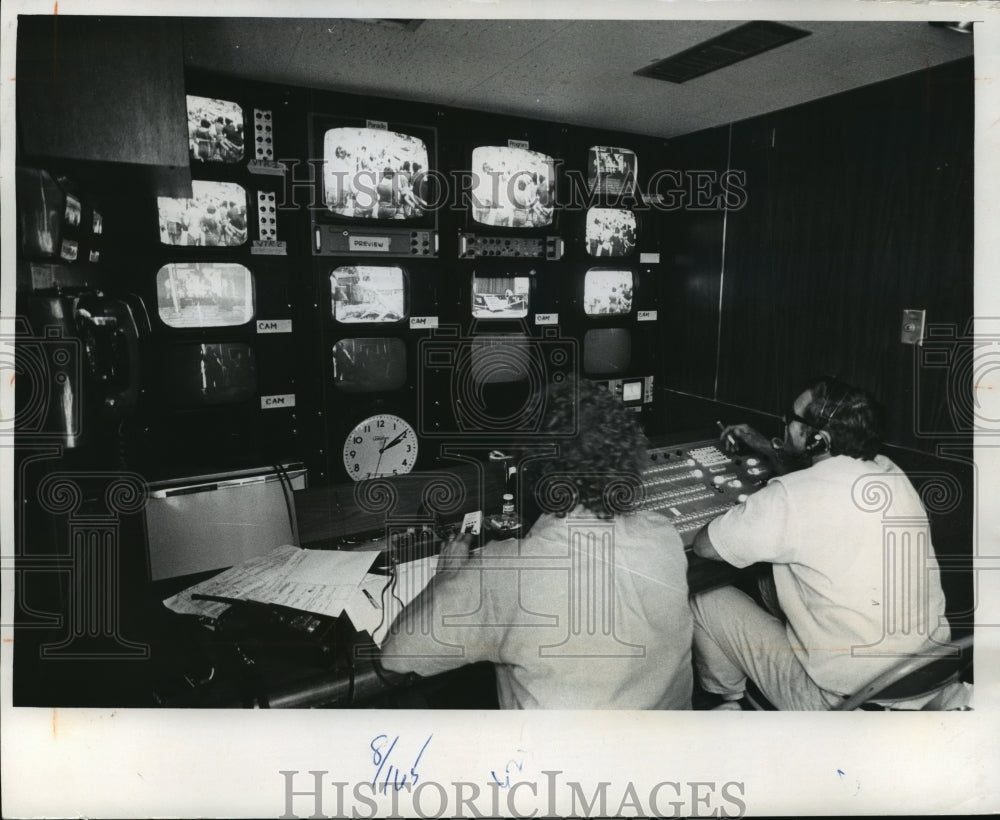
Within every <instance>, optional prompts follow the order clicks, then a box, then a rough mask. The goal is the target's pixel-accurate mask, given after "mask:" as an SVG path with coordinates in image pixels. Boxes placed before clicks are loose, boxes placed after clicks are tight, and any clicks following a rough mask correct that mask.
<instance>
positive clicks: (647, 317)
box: [636, 310, 656, 322]
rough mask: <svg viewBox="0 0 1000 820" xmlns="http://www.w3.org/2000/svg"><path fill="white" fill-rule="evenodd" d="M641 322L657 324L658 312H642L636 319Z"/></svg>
mask: <svg viewBox="0 0 1000 820" xmlns="http://www.w3.org/2000/svg"><path fill="white" fill-rule="evenodd" d="M636 318H637V319H638V320H639V321H640V322H655V321H656V311H655V310H640V311H639V314H638V316H637V317H636Z"/></svg>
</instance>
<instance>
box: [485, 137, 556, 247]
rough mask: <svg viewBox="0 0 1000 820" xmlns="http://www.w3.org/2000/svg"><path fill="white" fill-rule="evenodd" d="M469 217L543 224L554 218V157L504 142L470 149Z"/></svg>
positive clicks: (500, 223)
mask: <svg viewBox="0 0 1000 820" xmlns="http://www.w3.org/2000/svg"><path fill="white" fill-rule="evenodd" d="M471 170H472V173H473V175H474V176H473V177H472V183H473V185H472V189H471V191H470V202H471V206H472V219H473V221H474V222H476V223H478V224H480V225H490V226H496V227H504V228H519V229H523V228H543V227H546V226H549V225H551V224H552V222H553V214H554V211H555V201H556V166H555V160H553V159H552V157H550V156H549V155H547V154H543V153H541V152H540V151H532V150H530V149H528V148H518V147H510V146H503V145H480V146H478V147H476V148H474V149H473V150H472V169H471Z"/></svg>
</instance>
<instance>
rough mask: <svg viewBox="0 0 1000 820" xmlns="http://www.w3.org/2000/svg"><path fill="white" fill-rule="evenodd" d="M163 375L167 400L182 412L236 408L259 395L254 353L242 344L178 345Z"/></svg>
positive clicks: (168, 355) (206, 343) (205, 343)
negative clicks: (196, 409)
mask: <svg viewBox="0 0 1000 820" xmlns="http://www.w3.org/2000/svg"><path fill="white" fill-rule="evenodd" d="M163 374H164V375H163V379H164V388H165V390H166V395H167V396H168V400H169V401H170V403H171V404H173V405H174V406H175V407H178V408H182V409H194V408H199V407H205V406H211V405H221V404H234V403H237V402H242V401H246V400H247V399H249V398H251V397H252V396H253V395H254V394H255V393H256V392H257V366H256V362H255V360H254V353H253V349H252V348H251V347H250V345H248V344H245V343H243V342H202V343H195V344H184V345H177V346H176V347H175V348H173V349H171V350H169V351H168V352H167V361H166V362H165V366H164V370H163Z"/></svg>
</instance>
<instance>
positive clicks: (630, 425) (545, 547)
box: [382, 382, 693, 709]
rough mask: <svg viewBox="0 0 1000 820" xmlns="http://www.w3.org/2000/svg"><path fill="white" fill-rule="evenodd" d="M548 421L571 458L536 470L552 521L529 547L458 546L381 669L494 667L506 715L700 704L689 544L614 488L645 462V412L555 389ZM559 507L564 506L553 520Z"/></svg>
mask: <svg viewBox="0 0 1000 820" xmlns="http://www.w3.org/2000/svg"><path fill="white" fill-rule="evenodd" d="M544 412H545V416H544V421H543V423H544V425H545V429H546V430H547V431H550V432H551V433H552V435H553V439H552V440H553V441H555V442H558V444H557V446H558V452H557V454H556V455H553V456H550V457H548V458H547V459H545V460H543V461H542V462H541V463H540V464H539V466H538V467H537V468H536V469H535V470H533V471H532V472H533V475H534V478H535V480H534V501H535V502H536V503H537V504H538V506H539V507H540V508H541V509H542V510H543V512H542V514H541V515H540V517H539V518H538V519H537V520H536V521H535V523H534V525H533V526H532V528H531V530H530V532H529V534H528V535H527V536H525V537H524V538H523V539H520V540H518V539H509V540H505V541H494V542H492V543H489V544H487V545H485V546H484V547H483V548H482V550H481V551H480V552H478V553H476V554H474V555H470V553H469V544H470V542H471V540H472V538H473V536H470V535H466V534H462V535H460V536H458V537H456V538H455V539H454V540H452V541H450V542H449V543H448V544H446V545H445V547H444V548H443V549H442V551H441V555H440V557H439V559H438V567H437V572H436V574H435V576H434V577H433V578H432V580H431V582H430V583H429V584H428V585H427V587H425V588H424V590H423V591H422V592H421V593H420V594H419V595H418V596H417V597H416V598H415V599H414V600H413V602H412V603H411V604H410V605H409V606H407V607H406V608H405V609H404V610H403V611H402V612H401V613H400V615H399V617H398V618H397V619H396V621H395V622H394V623H393V625H392V628H391V630H390V633H389V637H388V638H387V640H386V641H385V642H384V644H383V645H382V663H383V665H384V666H385V667H387V668H388V669H390V670H393V671H396V672H409V671H413V672H417V673H419V674H421V675H431V674H436V673H439V672H444V671H446V670H449V669H453V668H456V667H458V666H462V665H464V664H468V663H474V662H477V661H482V660H488V661H492V662H493V663H494V664H495V665H496V678H497V690H498V696H499V702H500V706H501V708H505V709H517V708H522V709H527V708H547V709H600V708H607V709H611V708H617V709H690V708H691V692H692V687H693V673H692V668H691V613H690V609H689V607H688V601H687V597H688V589H687V561H686V558H685V556H684V548H683V545H682V543H681V539H680V536H679V535H678V534H677V532H676V530H674V528H673V527H672V526H671V525H670V524H669V523H668V522H667V521H666V519H664V518H663V517H661V516H659V515H657V514H656V513H652V512H646V511H638V512H632V511H622V510H619V509H616V507H617V506H619V505H616V504H615V503H614V493H613V492H609V489H610V488H613V486H614V485H613V484H611V483H610V482H612V481H615V480H618V481H621V480H622V478H623V477H625V478H626V479H627V478H629V477H632V478H633V479H634V480H638V474H639V471H640V469H641V467H642V463H643V462H644V460H645V457H646V456H645V450H646V441H645V437H644V436H643V434H642V432H641V430H640V428H639V426H638V424H637V422H636V420H635V416H634V415H632V414H631V413H628V412H627V411H626V410H625V408H624V406H623V405H622V403H621V402H620V401H619V400H618V399H616V398H615V397H614V396H612V395H611V393H610V392H608V391H607V390H605V389H602V388H599V387H597V386H596V385H593V384H591V383H590V382H580V383H578V384H569V383H564V384H562V385H558V386H556V387H554V388H552V389H551V390H550V392H549V395H548V398H547V401H546V404H545V411H544ZM567 429H573V430H575V431H576V433H575V435H573V436H572V437H569V438H562V437H559V432H560V431H564V430H567ZM531 463H534V462H531ZM555 500H559V501H560V502H561V506H560V509H561V510H563V511H562V512H551V511H548V512H546V511H545V510H546V509H548V510H551V509H552V506H553V502H554V501H555ZM622 506H624V505H622ZM581 610H582V611H581Z"/></svg>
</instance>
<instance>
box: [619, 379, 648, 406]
mask: <svg viewBox="0 0 1000 820" xmlns="http://www.w3.org/2000/svg"><path fill="white" fill-rule="evenodd" d="M642 388H643V381H642V379H635V380H634V381H626V382H623V383H622V401H624V402H636V401H642Z"/></svg>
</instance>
